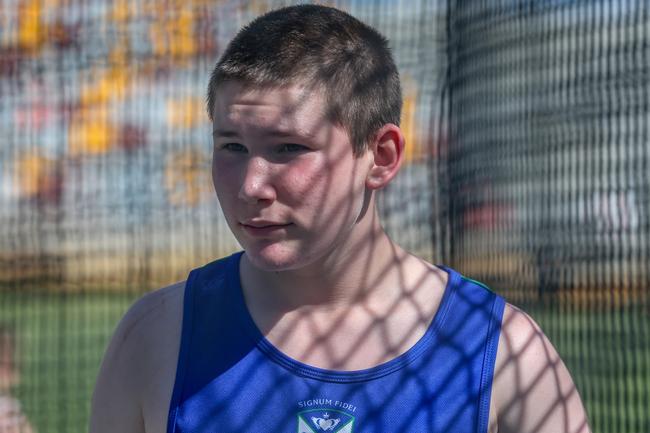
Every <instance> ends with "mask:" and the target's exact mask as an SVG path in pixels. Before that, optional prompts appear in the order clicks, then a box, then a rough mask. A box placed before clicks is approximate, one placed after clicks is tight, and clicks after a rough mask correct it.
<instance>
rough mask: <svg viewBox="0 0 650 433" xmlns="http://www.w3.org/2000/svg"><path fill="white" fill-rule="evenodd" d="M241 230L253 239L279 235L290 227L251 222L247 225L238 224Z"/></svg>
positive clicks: (272, 223)
mask: <svg viewBox="0 0 650 433" xmlns="http://www.w3.org/2000/svg"><path fill="white" fill-rule="evenodd" d="M239 225H240V226H241V227H242V229H243V230H244V231H245V232H246V233H247V234H249V235H251V236H254V237H259V236H262V237H263V236H268V235H271V234H274V233H281V232H283V231H284V230H286V229H287V228H288V227H290V226H291V225H292V224H291V223H277V222H270V221H251V222H247V223H239Z"/></svg>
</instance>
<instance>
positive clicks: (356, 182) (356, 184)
mask: <svg viewBox="0 0 650 433" xmlns="http://www.w3.org/2000/svg"><path fill="white" fill-rule="evenodd" d="M357 169H358V167H355V164H353V163H347V164H345V163H339V164H336V163H330V162H328V161H313V162H310V163H301V164H296V165H295V166H293V167H291V168H290V169H289V170H286V171H285V172H284V173H282V174H281V175H280V176H279V178H278V182H277V183H276V185H278V189H280V188H281V191H278V192H279V194H278V196H279V197H281V198H280V199H281V200H282V201H283V204H286V205H287V206H290V207H291V208H293V209H298V208H300V209H302V210H303V211H304V212H302V213H300V215H299V217H302V218H305V221H304V222H305V223H309V224H318V225H321V224H319V223H322V224H334V225H335V224H341V223H343V222H344V219H346V218H354V217H355V215H353V214H354V213H355V212H356V211H357V210H358V209H359V208H360V207H361V205H362V201H363V191H364V183H363V181H360V179H359V176H358V173H357V172H355V170H357Z"/></svg>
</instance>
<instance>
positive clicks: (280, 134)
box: [212, 128, 314, 138]
mask: <svg viewBox="0 0 650 433" xmlns="http://www.w3.org/2000/svg"><path fill="white" fill-rule="evenodd" d="M265 135H268V136H270V137H277V138H287V137H296V136H297V135H304V136H306V137H308V138H313V136H314V134H312V133H310V132H307V131H282V130H275V129H274V130H270V131H267V132H266V133H265ZM212 136H214V137H223V138H240V135H239V133H238V132H237V131H230V130H228V129H219V128H215V129H214V130H213V131H212Z"/></svg>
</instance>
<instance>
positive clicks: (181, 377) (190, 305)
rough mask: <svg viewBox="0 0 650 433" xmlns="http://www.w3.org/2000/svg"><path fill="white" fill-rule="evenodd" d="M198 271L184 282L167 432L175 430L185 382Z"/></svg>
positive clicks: (172, 432) (170, 432)
mask: <svg viewBox="0 0 650 433" xmlns="http://www.w3.org/2000/svg"><path fill="white" fill-rule="evenodd" d="M199 272H200V268H199V269H194V270H193V271H191V272H190V275H189V276H188V277H187V282H186V283H185V290H184V296H183V322H182V323H183V324H182V332H181V341H180V345H179V349H178V363H177V365H176V380H175V381H174V390H173V392H172V397H171V401H170V404H169V413H168V416H167V433H174V432H175V431H176V416H177V415H178V407H179V403H180V399H181V394H182V392H183V385H184V383H185V372H186V371H187V362H188V360H187V357H188V356H189V355H188V354H189V352H190V350H189V349H190V345H191V336H192V327H193V326H192V325H193V319H194V314H193V312H194V311H193V310H194V293H195V291H194V281H195V280H196V277H197V276H198V274H199Z"/></svg>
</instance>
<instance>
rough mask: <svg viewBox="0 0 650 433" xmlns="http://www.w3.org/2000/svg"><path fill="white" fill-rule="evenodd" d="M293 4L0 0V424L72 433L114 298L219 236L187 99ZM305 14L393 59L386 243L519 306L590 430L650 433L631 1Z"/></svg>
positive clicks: (649, 150)
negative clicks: (347, 29)
mask: <svg viewBox="0 0 650 433" xmlns="http://www.w3.org/2000/svg"><path fill="white" fill-rule="evenodd" d="M294 3H295V2H289V1H273V0H257V1H236V0H221V1H220V0H183V1H178V0H165V1H162V0H158V1H153V0H114V1H103V0H0V417H2V416H3V410H5V411H6V410H7V409H4V408H7V407H10V408H12V409H11V410H12V411H13V412H12V413H13V414H14V415H13V416H16V417H17V418H20V421H17V422H22V423H23V424H24V425H27V424H29V425H31V426H32V428H33V430H34V431H37V432H83V431H86V425H87V420H88V411H89V403H90V396H91V392H92V387H93V385H94V380H95V376H96V374H97V371H98V368H99V362H100V359H101V356H102V354H103V351H104V349H105V346H106V344H107V342H108V338H109V337H110V335H111V333H112V331H113V329H114V327H115V325H116V323H117V321H118V320H119V318H120V317H121V316H122V314H123V313H124V312H125V311H126V309H127V308H128V306H129V305H130V303H132V302H133V301H134V300H135V299H137V298H138V297H140V296H141V295H142V294H144V293H145V292H147V291H149V290H152V289H155V288H157V287H161V286H163V285H166V284H169V283H172V282H175V281H178V280H182V279H184V278H185V277H186V275H187V273H188V272H189V271H190V270H191V269H192V268H195V267H198V266H200V265H202V264H204V263H207V262H209V261H212V260H214V259H215V258H218V257H221V256H223V255H226V254H229V253H231V252H233V251H236V250H237V249H238V248H239V247H238V245H237V243H236V242H235V241H234V239H233V238H232V236H231V234H230V233H229V231H228V229H227V226H226V224H225V221H224V219H223V216H222V214H221V212H220V210H219V206H218V203H217V201H216V198H215V196H214V193H213V189H212V185H211V179H210V158H211V154H210V151H211V125H210V123H209V120H208V116H207V114H206V112H205V106H204V105H205V104H204V101H205V91H206V87H207V83H208V79H209V74H210V73H211V70H212V68H213V66H214V64H215V62H216V60H217V59H218V56H219V54H220V53H221V52H222V51H223V49H224V48H225V46H226V44H227V43H228V41H229V40H230V38H232V36H234V34H235V32H236V31H237V30H238V29H239V28H240V27H241V26H242V25H244V24H246V23H247V22H249V21H250V20H251V19H252V18H253V17H255V16H257V15H259V14H261V13H263V12H265V11H268V10H270V9H272V8H275V7H278V6H283V5H288V4H294ZM320 3H325V4H329V5H332V6H336V7H338V8H341V9H343V10H346V11H348V12H350V13H352V14H353V15H354V16H356V17H358V18H360V19H361V20H363V21H365V22H367V23H369V24H371V25H373V26H374V27H376V28H377V29H378V30H380V31H381V32H382V33H383V34H384V35H385V36H387V37H388V39H389V40H390V41H391V45H392V47H393V52H394V55H395V57H396V61H397V64H398V67H399V69H400V73H401V76H402V81H403V92H404V110H403V120H402V126H403V128H404V131H405V134H406V137H407V155H406V159H407V162H406V164H405V166H404V168H403V171H402V173H401V174H400V175H399V177H398V178H397V179H396V181H395V182H394V183H393V184H392V185H391V186H390V187H389V188H388V189H387V190H386V191H385V192H384V193H383V195H382V196H381V198H380V205H381V212H382V214H383V218H384V222H385V226H386V228H387V229H388V231H389V233H390V234H391V235H392V236H393V237H394V238H395V239H396V240H397V241H398V242H399V243H401V244H402V245H404V246H405V247H407V248H408V249H410V250H412V251H414V252H415V253H418V254H420V255H422V256H424V257H426V258H428V259H429V260H432V261H433V262H435V263H445V264H448V265H450V266H452V267H454V268H456V269H457V270H459V271H460V272H462V273H464V274H465V275H467V276H469V277H472V278H475V279H478V280H481V281H483V282H485V283H487V284H488V285H489V286H490V287H491V288H492V289H493V290H494V291H496V292H498V293H500V294H502V295H503V296H505V297H506V299H507V300H509V301H510V302H513V303H515V304H517V305H519V306H522V307H523V308H525V309H526V310H527V311H529V312H530V313H531V315H532V316H533V317H534V318H535V319H536V320H537V321H538V322H539V323H540V324H541V325H542V328H543V329H544V330H545V331H546V333H547V334H548V335H549V337H550V339H551V340H552V341H553V342H554V344H555V345H556V347H557V348H558V351H559V352H560V354H561V355H562V357H563V358H564V360H565V362H566V363H567V365H568V367H569V369H570V370H571V372H572V373H573V375H574V378H575V380H576V383H577V386H578V389H579V391H580V393H581V395H582V397H583V400H584V401H585V404H586V406H587V410H588V413H589V416H590V421H591V424H592V428H593V430H594V432H612V433H614V432H615V433H623V432H637V433H641V432H650V415H649V414H648V408H650V317H649V315H650V305H649V304H648V292H649V283H650V270H649V269H650V258H649V256H650V242H649V237H650V174H649V169H650V129H649V128H650V126H649V125H650V4H648V3H647V2H646V1H645V0H508V1H505V0H487V1H486V0H408V1H407V0H375V1H369V0H347V1H344V0H341V1H329V2H320ZM17 414H18V415H17Z"/></svg>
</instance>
